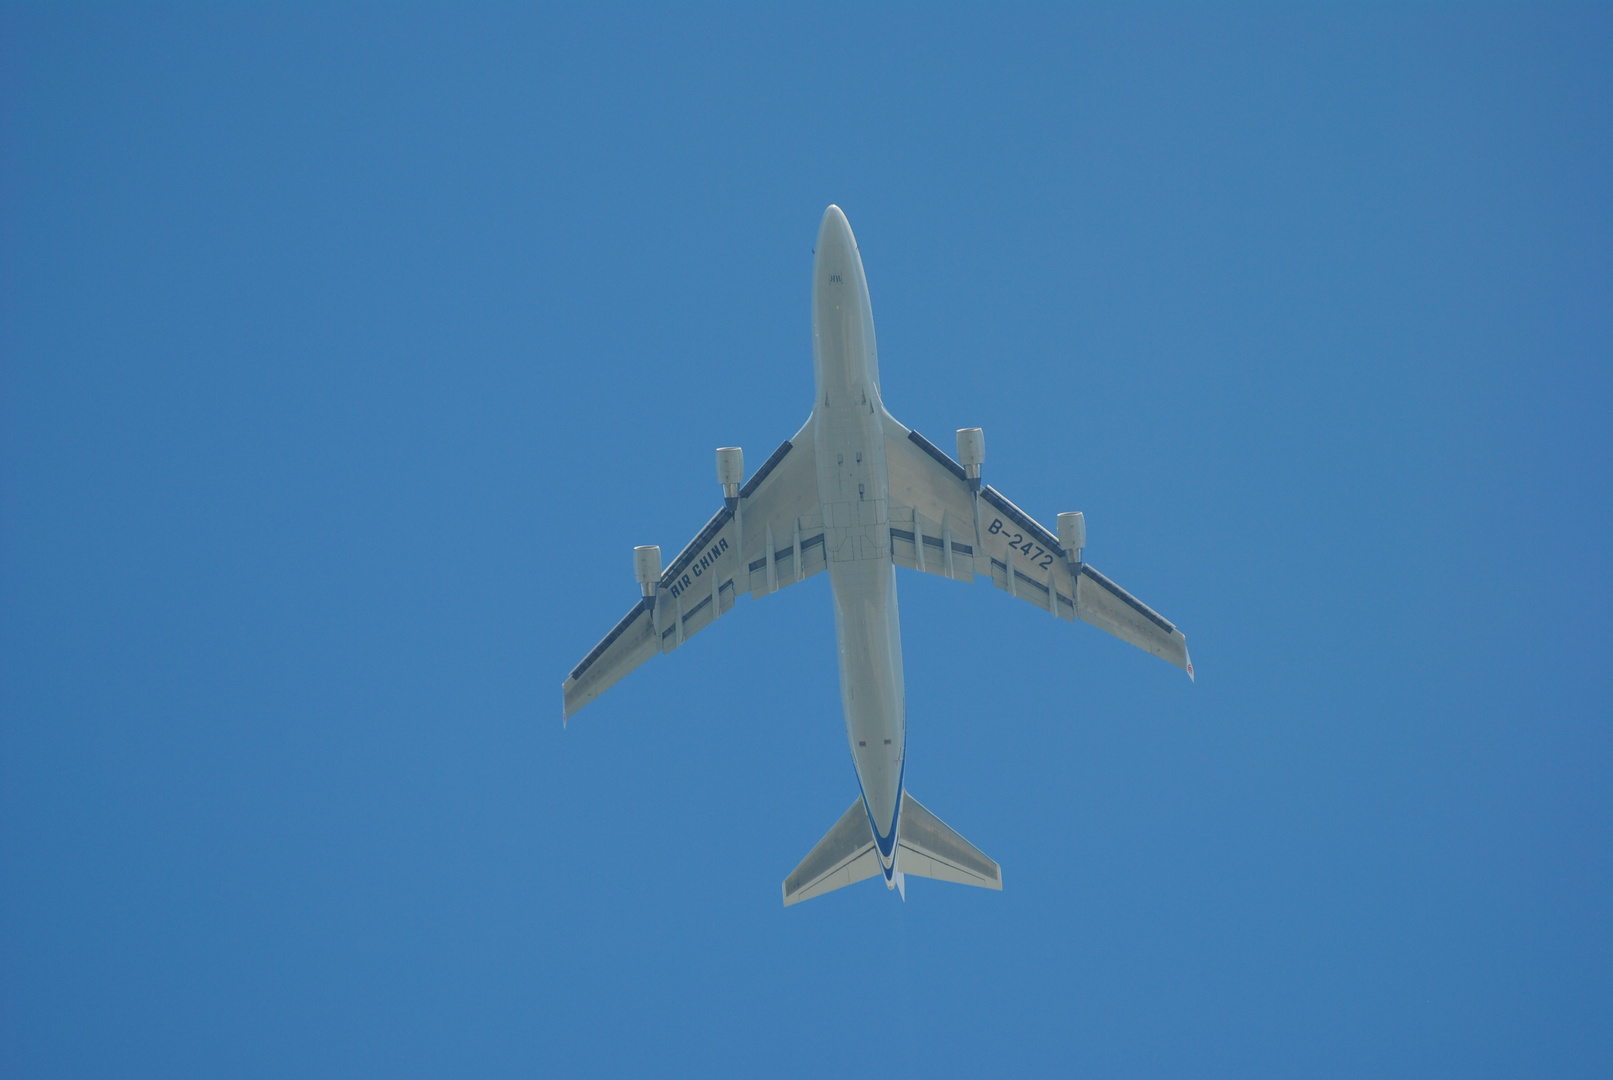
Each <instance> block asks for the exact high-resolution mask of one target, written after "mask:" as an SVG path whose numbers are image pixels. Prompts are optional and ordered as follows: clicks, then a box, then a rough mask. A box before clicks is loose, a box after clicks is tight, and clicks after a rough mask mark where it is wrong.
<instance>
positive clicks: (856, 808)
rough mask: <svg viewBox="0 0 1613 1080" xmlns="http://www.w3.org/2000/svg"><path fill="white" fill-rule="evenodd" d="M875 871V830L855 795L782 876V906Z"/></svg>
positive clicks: (819, 893)
mask: <svg viewBox="0 0 1613 1080" xmlns="http://www.w3.org/2000/svg"><path fill="white" fill-rule="evenodd" d="M942 828H945V826H942ZM877 873H879V852H877V851H875V850H874V830H873V827H872V826H870V825H869V824H868V811H867V810H865V809H864V808H863V801H862V799H861V798H858V800H857V801H856V802H854V803H852V804H851V809H850V810H847V811H846V812H845V813H844V814H842V815H841V817H840V820H839V821H837V822H835V827H834V828H832V829H830V830H829V831H828V833H826V834H825V835H824V838H823V839H822V840H819V841H818V846H817V847H815V848H813V849H812V850H811V851H809V852H807V857H806V858H804V859H802V860H801V865H799V866H797V867H796V868H795V869H794V870H793V871H791V873H790V876H789V877H787V878H785V879H784V906H785V907H789V906H790V905H791V904H798V903H800V902H801V901H802V900H810V899H812V898H813V897H814V896H822V895H823V894H824V893H826V892H832V891H834V890H835V889H838V888H840V887H841V886H842V885H850V884H851V883H852V882H854V881H861V880H862V879H863V878H870V877H873V876H874V875H875V874H877Z"/></svg>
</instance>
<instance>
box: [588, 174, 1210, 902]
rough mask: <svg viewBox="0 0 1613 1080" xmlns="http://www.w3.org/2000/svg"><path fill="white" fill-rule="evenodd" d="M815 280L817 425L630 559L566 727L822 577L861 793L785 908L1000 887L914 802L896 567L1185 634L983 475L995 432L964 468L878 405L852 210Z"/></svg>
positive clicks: (731, 469)
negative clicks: (648, 665)
mask: <svg viewBox="0 0 1613 1080" xmlns="http://www.w3.org/2000/svg"><path fill="white" fill-rule="evenodd" d="M814 251H815V261H814V267H813V290H812V293H813V361H814V372H815V377H816V378H815V382H816V389H815V399H814V404H813V410H812V415H811V416H810V417H809V418H808V420H807V422H806V424H805V425H804V426H803V427H802V428H801V430H800V431H798V432H796V434H795V435H794V436H793V437H792V438H790V439H788V440H786V441H785V442H784V443H783V444H782V445H780V446H779V448H778V449H777V450H775V451H774V452H773V454H772V456H771V457H769V458H768V459H767V461H766V462H765V463H764V464H763V465H762V467H761V468H760V469H758V470H757V471H756V472H755V474H754V475H752V476H751V477H750V478H749V479H748V480H747V479H745V477H744V462H743V456H742V455H741V453H740V451H739V449H738V448H736V447H723V448H720V449H719V450H718V451H717V479H718V482H719V483H720V484H721V485H722V486H723V496H724V497H723V505H722V507H721V508H720V509H718V510H717V512H716V514H714V515H713V516H712V518H711V520H710V521H708V522H707V523H706V526H705V528H703V529H701V530H700V532H699V533H698V534H696V536H695V537H694V539H693V540H691V541H690V542H689V543H688V545H687V546H686V547H684V549H683V550H682V552H681V553H680V554H679V555H678V556H677V558H675V559H673V560H672V562H671V563H670V564H669V565H667V566H666V567H665V568H664V569H663V568H662V566H661V554H660V549H659V548H658V547H654V546H645V547H640V548H636V549H635V551H634V570H635V576H636V577H637V579H638V582H639V585H640V588H641V597H640V599H639V601H638V602H637V603H636V604H634V605H633V607H632V608H631V609H630V610H629V611H628V612H627V614H626V615H625V616H623V617H622V619H621V621H620V622H618V623H617V624H616V626H615V627H614V628H613V629H612V630H611V631H610V633H608V634H606V635H605V637H604V639H603V640H601V641H600V642H599V644H598V645H596V646H595V647H594V648H593V650H592V651H590V652H589V653H588V655H587V656H585V657H584V658H583V660H582V662H581V663H580V664H578V665H577V666H576V667H575V668H573V669H572V671H571V674H570V676H569V677H568V678H567V679H566V680H565V682H564V684H563V687H562V695H563V698H564V706H565V707H564V716H565V717H566V718H567V719H569V718H570V717H571V716H572V715H573V714H574V713H576V712H577V710H579V709H581V708H582V707H583V706H585V705H587V704H588V703H590V702H592V701H593V700H594V699H595V698H597V697H598V696H599V695H600V694H602V693H604V692H605V691H606V690H607V689H609V688H610V687H611V686H612V685H614V684H615V683H616V682H617V681H618V680H620V679H621V678H622V677H624V676H625V675H627V674H628V673H629V672H631V671H632V670H633V669H635V668H637V667H638V666H639V665H640V664H642V663H644V662H645V661H646V660H648V659H649V658H650V657H651V656H653V655H655V654H657V653H670V652H674V651H676V650H677V649H679V648H681V647H682V646H683V645H685V644H686V643H687V642H688V641H689V639H691V638H692V637H694V636H695V635H696V634H698V633H699V632H700V631H701V630H704V629H705V628H706V627H708V626H710V625H711V624H712V623H713V622H715V621H716V620H717V619H718V618H720V617H721V616H723V615H724V614H726V613H728V612H729V611H731V610H732V609H733V607H734V605H735V603H736V602H737V600H738V598H739V594H740V593H749V594H750V595H751V597H752V598H753V599H759V598H761V597H764V596H768V595H770V594H772V593H775V592H777V591H779V590H780V589H783V588H787V587H789V586H791V585H795V584H797V583H799V582H802V581H805V580H806V579H808V578H810V577H813V576H815V575H817V574H819V573H822V572H823V571H825V570H827V571H829V577H830V586H831V595H832V597H833V601H834V605H835V634H836V639H837V643H838V645H839V661H840V683H841V699H842V705H843V707H844V711H845V718H846V733H847V739H848V743H849V744H850V749H851V753H852V761H853V765H854V766H855V769H856V773H857V779H858V784H859V787H860V789H861V790H860V793H859V795H858V797H857V800H856V801H855V802H854V803H853V804H852V806H851V808H850V809H849V810H847V811H846V813H845V814H844V815H842V816H841V818H840V820H839V821H838V822H837V823H836V824H835V826H834V827H833V828H831V829H830V830H829V832H828V833H827V834H826V835H825V836H824V838H823V839H822V840H821V841H819V843H818V844H817V846H816V847H814V848H813V849H812V851H811V852H809V853H808V854H807V856H806V858H804V859H802V860H801V862H800V864H799V865H798V866H797V867H796V868H795V870H794V871H793V872H792V873H791V874H790V875H789V876H788V877H787V878H785V880H784V884H783V898H784V903H785V904H786V905H790V904H794V903H797V902H799V901H801V900H807V899H811V898H812V897H815V896H820V895H822V894H823V893H826V892H829V891H832V890H834V889H838V888H840V887H841V886H843V885H849V884H851V883H853V882H856V881H861V880H863V879H864V878H868V877H873V876H875V875H876V874H883V876H884V878H885V882H886V886H887V887H888V888H893V889H900V890H902V893H903V895H904V896H905V895H906V890H905V885H904V880H905V876H906V875H909V874H911V875H916V876H920V877H929V878H935V879H938V880H942V881H952V882H957V883H959V884H967V885H977V886H982V887H985V888H992V889H1001V888H1002V871H1001V868H1000V867H999V866H998V865H997V864H996V863H995V862H993V861H992V860H991V859H990V858H988V857H987V856H985V855H984V854H982V853H981V852H980V850H979V849H978V848H976V847H975V846H974V845H972V844H970V843H969V842H968V841H967V840H965V839H964V838H963V837H961V836H959V835H958V834H957V833H956V832H954V831H953V830H952V829H951V828H949V827H948V826H947V825H946V824H945V823H943V822H942V821H941V820H940V819H939V818H937V817H936V816H935V815H934V814H932V813H930V811H929V810H927V809H926V808H925V807H924V806H922V805H921V804H920V803H919V802H918V800H916V799H914V798H913V797H912V795H911V794H909V793H908V792H907V791H906V789H905V784H904V779H905V769H904V766H905V763H906V738H907V715H906V693H905V684H904V682H903V677H902V658H901V632H900V621H899V618H898V614H897V600H896V577H895V574H894V572H893V568H894V567H903V568H905V569H908V570H915V571H918V572H920V573H926V574H934V575H937V576H940V577H945V578H949V579H951V580H954V581H963V582H972V581H974V580H976V579H977V578H979V579H981V580H989V581H990V582H991V584H993V585H995V586H996V587H997V588H998V589H1001V590H1002V591H1004V592H1006V593H1007V594H1008V595H1009V596H1011V597H1014V598H1017V599H1019V600H1023V601H1025V602H1026V603H1028V604H1031V605H1032V606H1034V607H1036V608H1039V609H1041V610H1043V611H1046V612H1047V613H1048V614H1050V615H1052V616H1053V617H1054V618H1056V619H1062V620H1064V621H1066V622H1075V621H1078V620H1079V621H1081V622H1085V623H1088V624H1090V625H1092V626H1095V627H1097V628H1098V629H1100V630H1103V631H1105V632H1106V633H1109V634H1112V635H1114V636H1115V637H1117V638H1120V639H1121V640H1122V641H1126V642H1129V643H1131V644H1133V645H1135V646H1137V647H1138V648H1140V649H1143V650H1145V651H1147V652H1149V653H1152V654H1153V655H1155V656H1158V657H1160V658H1161V659H1164V660H1167V661H1169V662H1170V663H1172V664H1175V665H1176V666H1177V667H1179V668H1182V669H1183V670H1184V671H1185V672H1186V673H1187V674H1188V676H1189V677H1190V678H1191V677H1192V675H1193V664H1192V661H1191V660H1190V659H1189V657H1188V653H1187V639H1186V638H1185V637H1184V636H1183V634H1182V632H1181V631H1180V630H1178V629H1177V628H1176V626H1175V625H1174V624H1172V623H1171V622H1169V621H1168V620H1166V619H1165V618H1164V617H1163V616H1161V615H1159V614H1158V613H1157V612H1155V611H1154V610H1153V609H1152V608H1150V607H1149V606H1148V605H1146V604H1144V603H1143V602H1142V601H1140V600H1138V599H1137V598H1136V597H1134V596H1132V595H1131V594H1130V593H1128V592H1127V591H1126V590H1125V589H1122V588H1121V587H1120V586H1119V585H1116V584H1115V583H1114V582H1113V581H1111V580H1109V578H1107V577H1105V576H1104V575H1103V574H1101V573H1099V572H1098V571H1097V570H1096V569H1094V568H1093V567H1092V566H1090V565H1089V564H1087V563H1086V562H1085V561H1084V559H1083V557H1082V552H1083V549H1084V548H1085V546H1086V525H1085V519H1084V518H1083V516H1082V515H1081V514H1080V513H1079V512H1076V513H1066V514H1060V515H1059V516H1058V520H1057V526H1056V528H1057V531H1056V533H1055V532H1054V531H1051V530H1049V529H1047V528H1046V527H1045V526H1043V525H1041V524H1040V523H1039V522H1037V521H1036V520H1035V519H1034V518H1032V517H1031V516H1030V515H1029V514H1027V513H1025V512H1024V511H1023V510H1021V509H1020V508H1019V507H1018V506H1016V505H1015V504H1014V503H1013V502H1011V501H1009V499H1008V498H1007V497H1006V496H1004V495H1003V494H1002V493H1001V492H999V491H997V490H996V489H995V488H994V487H992V486H991V485H989V484H983V483H982V482H981V467H982V465H983V462H984V460H985V439H984V435H983V433H982V432H981V430H980V429H979V428H963V429H960V430H959V431H958V441H957V446H958V457H957V459H953V458H952V457H950V456H949V455H948V454H947V453H946V452H945V451H943V450H941V449H940V448H939V447H937V446H936V445H934V444H933V443H931V442H930V441H929V440H928V439H926V438H924V437H923V436H922V435H920V434H919V433H918V432H916V431H913V430H911V429H909V428H907V427H905V426H903V425H902V424H901V423H900V422H899V421H898V420H896V418H895V417H893V416H892V415H891V414H890V413H889V412H887V411H886V409H885V407H884V403H883V399H882V397H881V394H880V387H879V368H878V352H877V348H876V345H875V339H874V330H873V314H872V308H871V306H870V303H869V299H868V289H867V281H866V278H865V276H864V274H863V267H862V259H861V255H860V253H859V252H858V250H857V246H856V240H855V239H854V237H853V236H852V233H851V227H850V225H849V224H848V223H847V222H846V218H845V215H844V214H843V213H841V211H840V209H839V208H838V207H836V206H830V207H829V209H828V210H827V211H825V213H824V216H823V221H822V223H821V225H820V228H819V233H818V244H817V246H816V248H815V249H814Z"/></svg>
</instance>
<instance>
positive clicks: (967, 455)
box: [958, 427, 986, 488]
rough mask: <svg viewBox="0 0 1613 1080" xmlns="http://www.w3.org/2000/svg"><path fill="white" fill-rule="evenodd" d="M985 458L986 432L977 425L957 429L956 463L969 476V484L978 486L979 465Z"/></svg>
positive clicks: (974, 486)
mask: <svg viewBox="0 0 1613 1080" xmlns="http://www.w3.org/2000/svg"><path fill="white" fill-rule="evenodd" d="M985 460H986V433H985V432H984V431H982V430H980V429H979V428H977V427H966V428H959V429H958V464H959V465H962V466H963V474H964V475H965V476H967V477H968V478H969V486H970V487H973V488H978V487H979V486H980V466H981V465H983V464H984V463H985Z"/></svg>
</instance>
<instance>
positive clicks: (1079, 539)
mask: <svg viewBox="0 0 1613 1080" xmlns="http://www.w3.org/2000/svg"><path fill="white" fill-rule="evenodd" d="M1059 544H1060V546H1062V547H1063V548H1064V554H1065V557H1067V558H1068V559H1069V560H1070V561H1071V562H1072V563H1078V562H1080V561H1081V549H1082V548H1084V547H1086V546H1087V519H1086V518H1084V517H1082V516H1081V511H1079V510H1076V511H1074V512H1073V513H1069V514H1060V515H1059Z"/></svg>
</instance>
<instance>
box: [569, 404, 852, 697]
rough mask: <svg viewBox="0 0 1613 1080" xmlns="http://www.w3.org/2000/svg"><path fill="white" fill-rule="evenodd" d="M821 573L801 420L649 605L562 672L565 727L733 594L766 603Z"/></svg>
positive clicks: (636, 608) (713, 615) (819, 523)
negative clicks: (565, 675)
mask: <svg viewBox="0 0 1613 1080" xmlns="http://www.w3.org/2000/svg"><path fill="white" fill-rule="evenodd" d="M827 566H828V563H827V562H826V561H825V559H824V555H823V514H822V511H821V509H820V508H819V505H818V463H817V457H816V455H815V454H814V452H813V446H812V424H811V421H808V422H807V424H806V425H805V426H804V427H802V428H801V430H800V431H799V432H797V433H796V435H795V437H794V438H792V439H789V440H787V441H786V442H785V443H784V445H782V446H780V447H779V448H778V449H777V450H775V451H774V452H773V456H772V457H770V458H768V459H767V462H766V464H764V465H763V466H762V467H761V468H760V469H757V470H756V474H755V475H754V476H752V477H751V478H750V480H749V481H747V482H746V483H745V485H744V486H743V487H742V488H740V491H739V497H738V499H736V500H734V503H733V505H732V506H728V505H724V506H723V507H722V509H720V510H718V511H717V513H716V514H715V515H713V517H712V518H711V520H710V521H708V522H706V527H705V528H703V529H701V530H700V532H699V533H697V534H696V535H695V538H694V539H693V540H691V541H689V543H688V545H687V546H686V547H685V548H684V549H683V551H682V553H681V554H679V555H678V557H677V558H675V559H673V560H672V562H671V563H670V564H668V566H667V568H666V570H665V571H664V572H663V573H662V574H661V577H660V580H659V581H658V582H657V584H656V589H655V596H654V597H653V598H651V597H646V598H645V599H642V600H640V601H639V602H638V603H636V604H634V605H633V607H632V608H631V609H629V610H628V612H627V614H626V615H624V616H623V617H622V620H621V621H620V622H618V623H617V624H616V627H615V629H613V630H611V632H610V633H608V634H606V635H605V637H604V639H603V640H602V641H600V643H599V644H598V645H596V646H594V648H593V650H592V651H591V652H590V653H589V654H588V655H587V656H585V657H583V660H582V663H580V664H578V665H577V666H576V667H575V668H573V669H572V672H571V675H570V676H569V677H568V678H567V679H566V681H565V683H564V685H563V686H562V688H561V692H562V695H563V697H564V699H565V716H566V718H567V719H570V717H571V715H572V714H573V713H575V712H576V711H577V710H578V709H580V708H582V707H583V706H584V705H587V704H588V703H589V702H590V701H593V700H594V699H595V698H597V697H598V696H599V695H600V694H603V693H604V692H605V691H606V690H607V689H609V688H610V687H611V686H613V685H615V683H616V682H617V681H618V680H620V679H621V678H622V677H623V676H624V675H626V674H627V673H628V672H630V671H632V670H633V669H634V668H636V667H638V666H639V665H640V664H642V663H644V661H646V660H648V659H649V658H650V657H651V656H653V655H655V654H656V653H658V652H661V653H669V652H671V651H673V650H674V649H676V648H678V647H679V646H680V645H682V644H683V643H684V642H686V641H688V640H689V639H690V638H691V637H693V636H694V635H695V634H698V633H699V632H700V631H702V630H704V629H705V628H706V627H708V626H710V625H711V624H712V623H713V622H715V621H716V620H717V618H718V617H719V616H721V615H723V614H724V613H726V612H728V611H729V610H731V609H732V608H733V606H734V601H735V600H736V599H737V598H738V594H739V593H741V592H748V593H750V594H751V596H752V597H756V598H759V597H762V596H766V595H768V594H769V593H773V592H777V591H778V590H779V589H782V588H784V587H785V586H787V585H793V584H795V583H796V582H798V581H804V580H805V579H807V578H809V577H811V576H812V575H813V574H816V573H818V572H819V571H821V570H824V569H825V568H826V567H827Z"/></svg>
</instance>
